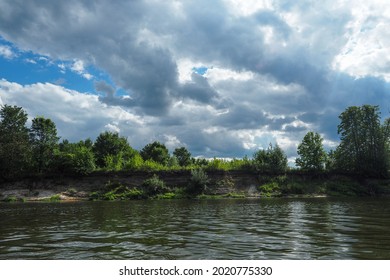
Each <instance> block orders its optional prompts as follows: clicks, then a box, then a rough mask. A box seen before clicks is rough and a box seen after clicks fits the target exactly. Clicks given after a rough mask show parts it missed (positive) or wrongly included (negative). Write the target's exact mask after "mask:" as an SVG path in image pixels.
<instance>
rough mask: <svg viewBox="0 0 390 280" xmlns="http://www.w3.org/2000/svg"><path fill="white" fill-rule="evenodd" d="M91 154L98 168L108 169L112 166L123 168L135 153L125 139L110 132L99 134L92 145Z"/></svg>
mask: <svg viewBox="0 0 390 280" xmlns="http://www.w3.org/2000/svg"><path fill="white" fill-rule="evenodd" d="M93 152H94V155H95V159H96V165H97V166H98V167H108V166H109V165H111V166H112V165H113V164H114V165H117V166H119V167H123V165H125V163H126V161H128V160H129V159H130V158H132V157H133V156H134V153H135V151H134V150H133V149H132V148H131V147H130V145H129V143H128V142H127V139H126V138H124V137H120V136H119V134H118V133H117V132H110V131H106V132H103V133H100V134H99V136H98V137H97V138H96V141H95V143H94V145H93ZM114 169H116V168H114Z"/></svg>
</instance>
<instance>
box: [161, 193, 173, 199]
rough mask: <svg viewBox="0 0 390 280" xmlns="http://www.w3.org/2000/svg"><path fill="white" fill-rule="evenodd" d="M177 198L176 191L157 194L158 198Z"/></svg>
mask: <svg viewBox="0 0 390 280" xmlns="http://www.w3.org/2000/svg"><path fill="white" fill-rule="evenodd" d="M174 198H176V193H174V192H167V193H164V194H159V195H157V199H174Z"/></svg>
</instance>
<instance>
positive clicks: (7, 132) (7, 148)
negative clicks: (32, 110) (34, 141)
mask: <svg viewBox="0 0 390 280" xmlns="http://www.w3.org/2000/svg"><path fill="white" fill-rule="evenodd" d="M27 118H28V117H27V113H26V112H25V111H24V110H23V109H22V108H21V107H17V106H8V105H4V106H1V109H0V179H1V178H5V179H11V178H15V177H17V176H23V175H25V174H26V173H27V172H28V169H29V166H30V162H31V149H30V144H29V139H28V129H27V127H26V122H27Z"/></svg>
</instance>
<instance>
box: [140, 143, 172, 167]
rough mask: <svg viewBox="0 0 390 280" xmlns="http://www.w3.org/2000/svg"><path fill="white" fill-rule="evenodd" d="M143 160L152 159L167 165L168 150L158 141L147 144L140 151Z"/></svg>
mask: <svg viewBox="0 0 390 280" xmlns="http://www.w3.org/2000/svg"><path fill="white" fill-rule="evenodd" d="M140 154H141V156H142V158H143V160H144V161H147V160H153V161H154V162H157V163H160V164H162V165H167V164H168V161H169V151H168V149H167V147H165V145H164V144H161V143H160V142H158V141H155V142H153V143H150V144H147V145H146V146H145V147H143V149H142V150H141V152H140Z"/></svg>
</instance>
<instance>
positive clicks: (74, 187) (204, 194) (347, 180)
mask: <svg viewBox="0 0 390 280" xmlns="http://www.w3.org/2000/svg"><path fill="white" fill-rule="evenodd" d="M207 175H208V181H207V187H206V188H205V189H202V191H200V192H197V193H193V192H190V191H189V189H188V186H189V183H190V181H191V174H190V172H188V171H181V172H96V173H93V174H90V175H88V176H83V177H66V176H61V175H58V176H48V177H40V178H25V179H21V180H17V181H13V182H2V183H0V202H16V201H20V202H41V201H61V202H68V201H69V202H71V201H88V200H132V199H134V200H141V199H181V198H184V199H217V198H221V199H235V198H243V199H250V198H267V197H299V198H301V197H318V198H321V197H325V198H326V197H339V196H340V197H349V196H351V197H359V196H361V197H388V196H390V179H375V178H356V177H354V176H351V175H345V174H344V175H343V174H323V173H322V174H309V173H285V174H259V173H253V172H249V171H219V170H216V171H208V172H207ZM152 178H154V180H157V183H158V184H157V185H153V186H151V185H146V184H145V182H148V181H149V183H150V180H151V179H152ZM156 178H157V179H156Z"/></svg>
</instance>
